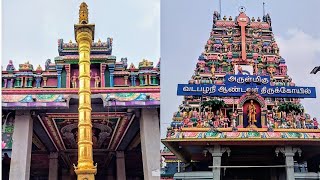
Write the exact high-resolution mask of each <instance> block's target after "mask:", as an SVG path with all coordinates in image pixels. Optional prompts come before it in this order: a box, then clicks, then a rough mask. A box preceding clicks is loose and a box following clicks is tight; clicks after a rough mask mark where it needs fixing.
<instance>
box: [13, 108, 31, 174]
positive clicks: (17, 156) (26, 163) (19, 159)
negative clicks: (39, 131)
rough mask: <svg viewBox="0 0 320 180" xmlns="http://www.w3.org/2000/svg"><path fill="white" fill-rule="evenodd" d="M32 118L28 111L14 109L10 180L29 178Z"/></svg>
mask: <svg viewBox="0 0 320 180" xmlns="http://www.w3.org/2000/svg"><path fill="white" fill-rule="evenodd" d="M32 122H33V120H32V118H31V114H30V111H16V113H15V122H14V130H13V136H12V140H13V144H12V156H11V165H10V177H9V179H10V180H28V179H29V178H30V163H31V147H32V131H33V124H32Z"/></svg>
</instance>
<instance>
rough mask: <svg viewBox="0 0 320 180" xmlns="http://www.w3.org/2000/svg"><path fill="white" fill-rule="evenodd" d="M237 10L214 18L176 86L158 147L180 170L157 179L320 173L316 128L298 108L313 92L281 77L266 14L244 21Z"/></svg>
mask: <svg viewBox="0 0 320 180" xmlns="http://www.w3.org/2000/svg"><path fill="white" fill-rule="evenodd" d="M243 9H244V8H241V11H240V13H239V15H238V16H236V17H235V18H234V19H233V18H232V17H229V18H227V17H226V16H224V17H223V18H221V16H220V14H219V13H218V12H214V14H213V27H212V31H211V32H210V37H209V39H208V41H207V43H206V45H205V47H204V52H202V53H201V55H200V56H199V58H198V62H197V63H196V67H195V70H194V74H193V76H192V77H191V79H190V80H189V81H188V84H178V88H177V95H179V96H184V100H183V102H182V104H181V105H180V106H179V109H178V111H177V112H175V113H174V115H173V118H172V122H171V124H170V126H169V127H168V128H167V134H166V138H165V139H163V140H162V143H163V144H164V145H165V146H166V147H168V149H170V152H172V153H173V154H172V155H171V156H168V155H166V156H165V157H164V158H167V161H170V162H173V161H172V158H173V157H175V158H174V160H176V161H177V160H180V161H181V162H183V163H184V165H183V167H182V168H177V167H178V164H177V163H168V164H169V165H170V166H174V167H170V172H168V171H166V169H164V171H163V172H162V174H163V175H164V176H163V179H164V178H165V177H168V176H170V177H171V178H172V177H173V176H174V178H175V179H180V178H181V179H184V178H190V179H191V177H193V178H194V177H198V178H199V179H202V178H203V179H214V180H219V179H277V178H279V177H280V179H288V180H289V179H290V180H291V179H295V178H294V177H295V172H298V171H296V169H294V168H296V167H297V164H298V163H300V164H301V163H302V162H306V163H305V164H308V165H309V169H308V170H309V172H312V173H315V174H316V173H318V172H319V169H318V168H317V167H318V166H319V153H318V151H317V150H316V149H319V143H320V130H319V126H318V122H317V120H316V119H311V117H310V115H309V114H307V113H306V110H305V109H304V108H303V106H302V104H301V102H300V98H316V90H315V88H314V87H299V86H296V85H295V83H294V82H293V81H292V79H291V78H290V76H289V75H288V74H287V65H286V61H285V59H284V58H283V57H281V55H280V53H279V47H278V45H277V42H276V41H275V38H274V34H273V32H272V26H271V18H270V16H269V14H266V15H264V16H263V18H262V19H260V18H249V17H248V16H247V15H246V14H245V12H244V11H243ZM279 152H280V153H281V156H280V155H279ZM301 152H302V155H301ZM295 162H296V163H295ZM275 165H280V166H279V167H282V169H280V168H278V169H275V168H277V167H275ZM257 167H259V168H257ZM168 168H169V166H168ZM172 169H179V170H181V171H180V172H179V171H176V172H173V170H172ZM266 169H268V170H270V169H273V170H276V171H277V172H275V171H273V172H271V171H268V170H266ZM168 173H170V174H168ZM312 173H310V176H312V175H311V174H312ZM173 174H174V175H173ZM301 177H305V175H301Z"/></svg>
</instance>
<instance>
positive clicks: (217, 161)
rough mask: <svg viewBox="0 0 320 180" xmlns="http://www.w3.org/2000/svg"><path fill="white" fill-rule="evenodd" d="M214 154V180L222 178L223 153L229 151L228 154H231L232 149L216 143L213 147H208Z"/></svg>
mask: <svg viewBox="0 0 320 180" xmlns="http://www.w3.org/2000/svg"><path fill="white" fill-rule="evenodd" d="M205 151H209V152H210V153H211V155H212V166H213V167H212V173H213V180H220V176H221V175H220V174H221V167H220V166H221V156H222V154H223V153H225V152H227V153H228V156H230V152H231V150H230V149H229V148H228V147H221V146H220V145H215V146H214V147H212V148H207V150H205Z"/></svg>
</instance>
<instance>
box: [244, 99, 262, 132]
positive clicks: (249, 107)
mask: <svg viewBox="0 0 320 180" xmlns="http://www.w3.org/2000/svg"><path fill="white" fill-rule="evenodd" d="M250 124H252V127H259V128H261V127H262V126H261V106H260V104H259V103H258V102H257V101H255V100H253V99H249V100H247V101H246V102H245V103H244V105H243V127H250Z"/></svg>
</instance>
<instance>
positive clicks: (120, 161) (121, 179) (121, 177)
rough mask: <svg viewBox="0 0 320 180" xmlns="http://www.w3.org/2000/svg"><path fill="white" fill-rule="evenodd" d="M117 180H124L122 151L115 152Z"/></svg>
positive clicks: (124, 168)
mask: <svg viewBox="0 0 320 180" xmlns="http://www.w3.org/2000/svg"><path fill="white" fill-rule="evenodd" d="M116 158H117V162H116V164H117V179H118V180H126V163H125V159H124V158H125V157H124V152H123V151H116Z"/></svg>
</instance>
